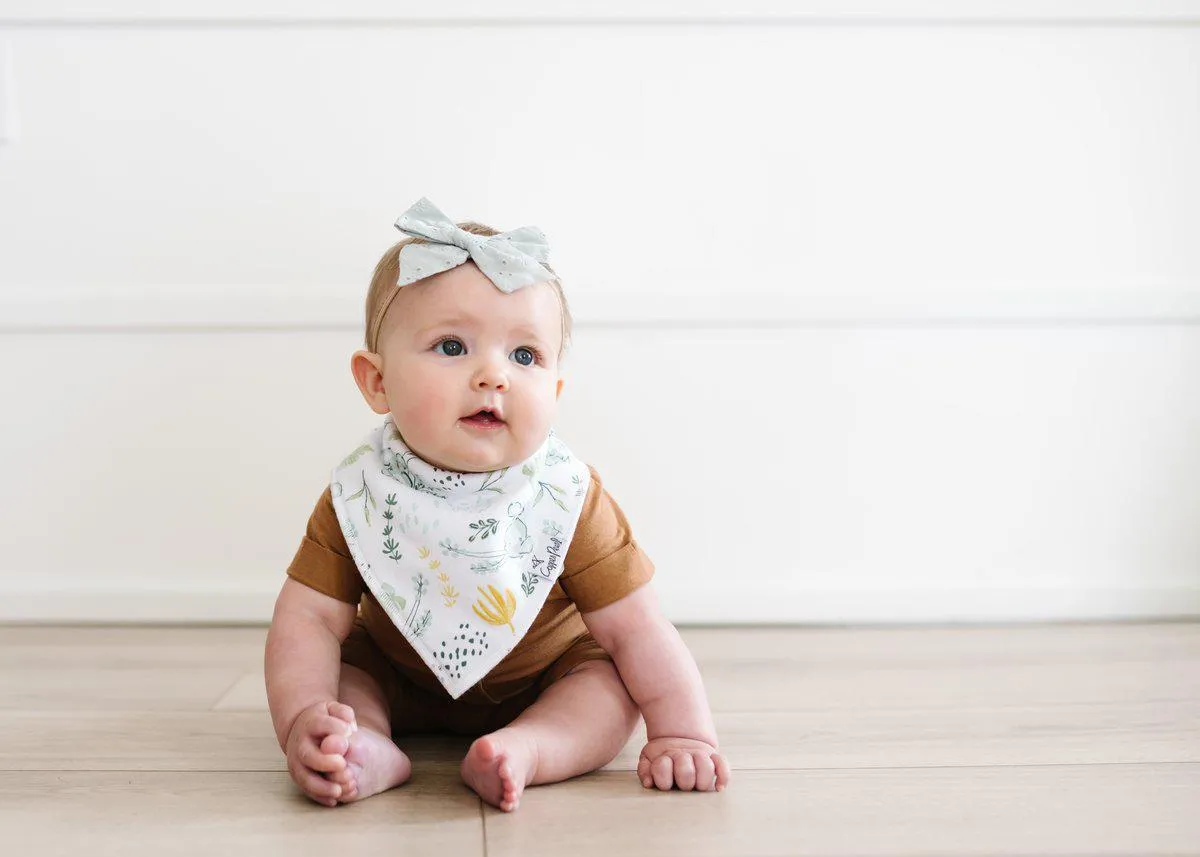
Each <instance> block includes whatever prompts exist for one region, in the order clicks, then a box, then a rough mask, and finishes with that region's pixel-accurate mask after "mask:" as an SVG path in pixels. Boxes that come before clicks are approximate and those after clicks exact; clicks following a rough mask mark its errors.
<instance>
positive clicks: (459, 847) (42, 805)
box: [0, 770, 484, 857]
mask: <svg viewBox="0 0 1200 857" xmlns="http://www.w3.org/2000/svg"><path fill="white" fill-rule="evenodd" d="M0 842H3V848H4V851H5V852H6V853H10V854H31V855H37V857H57V855H63V857H78V855H81V854H86V855H91V856H92V857H101V855H114V857H129V855H137V854H147V855H155V856H156V857H161V855H205V857H211V855H219V854H247V855H255V857H270V855H284V856H285V857H297V855H314V857H329V855H331V854H355V853H361V854H405V855H422V854H453V855H460V854H461V855H468V857H469V855H481V854H483V853H484V852H483V825H482V819H481V815H480V802H479V799H478V798H477V797H476V796H475V795H474V793H473V792H471V791H470V790H469V789H467V788H466V786H464V785H463V784H462V782H461V781H460V780H459V779H458V777H457V775H456V774H454V773H453V772H450V771H446V770H436V771H425V772H419V773H417V774H416V775H415V776H414V778H413V780H411V781H410V782H409V784H407V785H405V786H404V787H402V788H399V789H395V790H393V791H390V792H386V793H384V794H381V795H376V796H375V797H372V798H371V799H369V800H365V801H362V802H361V803H354V804H348V805H345V806H339V807H333V808H330V807H322V806H318V805H317V804H315V803H313V802H311V801H309V800H307V799H306V798H305V797H304V796H303V795H301V794H300V792H299V791H298V790H297V789H296V788H295V787H294V786H293V785H292V784H291V782H290V780H288V777H287V774H284V773H134V774H112V773H107V774H105V773H79V772H64V773H57V774H55V773H23V774H12V773H0Z"/></svg>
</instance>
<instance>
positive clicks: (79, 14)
mask: <svg viewBox="0 0 1200 857" xmlns="http://www.w3.org/2000/svg"><path fill="white" fill-rule="evenodd" d="M622 23H628V24H637V25H652V24H668V25H677V24H713V25H736V24H750V25H755V24H801V25H804V24H812V25H822V26H824V25H838V24H850V25H855V24H868V25H872V26H876V25H910V24H917V25H927V24H953V25H972V24H979V25H996V24H1016V25H1023V24H1037V25H1043V26H1053V25H1067V26H1079V25H1099V26H1113V25H1115V26H1125V25H1131V24H1133V25H1147V24H1149V25H1188V26H1194V25H1197V24H1200V0H1009V2H1003V0H958V2H953V0H903V2H897V0H743V2H741V3H736V4H731V3H728V2H724V0H692V2H688V3H682V2H679V0H604V2H598V0H580V2H576V3H572V4H563V3H559V2H555V0H509V2H505V3H501V4H497V3H492V2H487V0H457V1H456V2H450V3H440V4H437V6H435V7H432V6H430V5H429V4H421V3H415V2H403V0H401V2H384V0H342V2H339V3H332V2H329V0H210V2H205V3H200V2H190V3H187V2H176V3H170V4H164V3H159V2H155V0H109V2H107V3H105V4H103V7H102V8H98V7H97V5H96V4H95V3H89V2H86V0H7V2H6V3H5V4H4V8H3V9H0V26H124V25H132V26H144V25H172V26H188V25H205V26H211V25H214V24H216V25H222V26H238V25H261V24H269V25H280V26H287V25H308V24H318V25H322V26H337V25H358V24H372V25H377V24H403V25H476V26H477V25H506V24H515V25H521V26H529V25H554V26H570V25H582V26H589V25H603V24H622Z"/></svg>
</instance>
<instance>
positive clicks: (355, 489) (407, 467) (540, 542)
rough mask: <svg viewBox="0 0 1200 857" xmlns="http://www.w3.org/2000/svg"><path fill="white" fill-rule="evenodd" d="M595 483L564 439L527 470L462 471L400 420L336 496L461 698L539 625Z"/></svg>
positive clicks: (353, 466)
mask: <svg viewBox="0 0 1200 857" xmlns="http://www.w3.org/2000/svg"><path fill="white" fill-rule="evenodd" d="M588 481H589V475H588V469H587V465H586V464H584V463H583V462H582V461H580V460H579V459H577V458H576V457H575V456H574V455H572V454H571V451H570V450H569V449H567V447H566V445H565V444H563V443H562V441H560V440H559V439H558V438H557V437H555V436H554V433H553V432H551V433H550V435H549V436H548V437H547V438H546V441H545V442H544V443H543V444H542V445H541V447H540V448H539V449H538V450H537V452H535V453H534V454H533V455H532V456H531V457H530V458H529V459H528V460H527V461H524V462H522V463H521V464H517V465H513V466H512V467H507V468H505V469H503V470H495V471H491V472H489V473H459V472H457V471H453V470H442V469H441V468H439V467H434V466H433V465H431V464H429V463H428V462H427V461H424V460H423V459H421V458H419V457H418V456H417V455H416V453H414V452H413V451H412V450H411V449H409V448H408V446H407V445H406V444H405V443H404V441H403V440H401V438H400V433H399V431H397V429H396V425H395V423H394V422H393V421H392V417H391V415H388V417H387V419H386V420H385V422H384V423H383V425H381V426H380V427H378V428H376V429H374V430H373V431H371V432H370V433H369V434H368V435H367V437H366V438H365V439H364V440H363V442H362V444H361V445H360V446H359V447H358V448H357V449H355V450H354V451H353V452H352V453H350V455H348V456H347V457H346V458H345V459H344V460H343V461H342V462H341V463H340V464H338V465H337V467H335V468H334V469H333V474H332V476H331V478H330V493H331V494H332V496H333V508H334V511H336V512H337V517H338V521H339V523H340V524H341V527H342V533H343V534H344V535H345V537H346V544H347V546H348V547H349V549H350V555H351V556H353V557H354V563H355V565H357V566H358V571H359V573H360V574H361V575H362V578H363V580H364V581H365V582H366V584H367V586H368V587H369V588H370V590H371V592H372V593H374V595H375V597H376V598H377V599H378V600H379V603H380V604H381V605H382V606H383V609H384V610H386V611H387V614H388V616H390V617H391V619H392V622H394V623H395V625H396V627H397V628H398V629H399V630H400V632H401V633H402V634H403V635H404V637H405V639H407V640H408V642H409V643H411V644H412V647H413V648H414V649H415V650H416V651H417V652H418V653H419V654H420V655H421V657H422V658H423V659H424V661H425V663H426V664H428V665H429V668H430V669H431V670H433V674H434V675H436V676H437V677H438V679H439V680H440V681H441V683H442V685H443V686H444V687H445V688H446V690H447V691H448V692H449V693H450V696H451V697H453V698H454V699H457V698H458V697H460V696H462V694H463V693H465V692H466V691H467V690H469V689H470V688H471V687H472V686H473V685H474V684H475V683H476V682H478V681H479V680H480V679H481V678H483V677H484V676H486V675H487V674H488V673H489V672H490V671H491V670H492V668H493V667H494V666H496V664H498V663H499V662H500V661H501V660H502V659H503V658H504V656H505V655H507V654H508V653H509V652H510V651H512V649H513V647H514V646H516V644H517V643H518V642H519V641H520V639H521V638H522V637H523V636H525V632H526V631H528V630H529V626H530V625H531V624H533V620H534V618H535V617H536V616H537V614H538V611H540V610H541V608H542V604H543V603H544V602H545V600H546V596H547V595H548V594H549V592H550V587H551V586H553V585H554V581H555V580H556V579H557V578H558V576H559V574H561V573H562V563H563V557H564V555H565V554H566V552H567V548H568V547H569V546H570V544H571V538H572V537H573V536H574V534H575V527H576V525H577V524H578V523H579V513H580V512H581V511H582V509H583V500H584V497H585V496H586V494H587V488H588Z"/></svg>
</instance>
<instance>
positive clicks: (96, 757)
mask: <svg viewBox="0 0 1200 857" xmlns="http://www.w3.org/2000/svg"><path fill="white" fill-rule="evenodd" d="M716 723H717V728H718V732H719V734H720V738H721V743H722V750H723V751H724V752H725V753H726V754H727V755H728V757H729V760H730V762H731V764H732V765H733V766H734V767H735V768H739V769H742V770H775V769H791V770H803V769H812V768H863V767H881V766H882V767H894V766H908V767H913V768H923V767H931V766H942V765H957V766H963V765H1031V764H1081V763H1116V762H1200V706H1198V705H1196V704H1195V703H1193V702H1190V701H1189V702H1174V703H1162V702H1156V703H1107V704H1102V705H1077V706H1027V707H1007V708H994V709H993V708H982V709H969V708H964V709H953V708H935V709H895V708H892V709H879V710H873V709H862V710H857V711H824V712H820V711H818V712H813V711H806V712H763V713H761V714H753V713H745V712H733V713H722V712H718V713H717V715H716ZM644 741H645V732H644V726H639V729H638V730H637V732H635V734H634V736H633V737H631V739H630V741H629V742H628V743H627V744H626V746H625V748H624V750H623V751H622V752H621V753H620V755H618V756H617V758H616V759H615V760H614V761H613V762H612V763H610V764H609V765H608V766H607V769H609V770H633V769H634V768H635V767H636V764H637V756H638V753H639V752H640V750H641V747H642V745H643V743H644ZM439 742H440V743H439ZM467 743H468V742H467V739H459V738H454V737H451V736H445V737H444V738H443V737H427V736H408V737H404V738H401V739H400V745H401V747H403V748H404V749H405V750H406V751H407V752H409V753H410V755H412V756H413V758H414V760H416V761H417V763H418V764H420V763H421V762H422V761H424V760H430V761H433V760H439V759H440V760H441V761H444V762H452V761H455V760H457V759H458V758H460V757H461V755H462V753H463V752H464V751H465V749H466V746H467ZM439 754H440V755H439ZM282 768H283V759H282V756H281V755H280V753H279V751H278V748H277V747H276V744H275V736H274V733H273V731H272V729H271V723H270V718H269V715H268V714H267V712H266V711H265V710H259V711H255V710H251V711H234V710H231V711H221V712H213V713H211V714H203V713H192V712H172V711H141V712H133V711H131V712H98V713H86V712H64V711H45V712H0V770H180V771H208V770H249V771H262V770H282Z"/></svg>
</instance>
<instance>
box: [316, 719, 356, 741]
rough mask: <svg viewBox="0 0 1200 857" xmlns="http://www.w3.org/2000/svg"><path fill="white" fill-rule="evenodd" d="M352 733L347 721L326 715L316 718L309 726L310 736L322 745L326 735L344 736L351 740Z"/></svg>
mask: <svg viewBox="0 0 1200 857" xmlns="http://www.w3.org/2000/svg"><path fill="white" fill-rule="evenodd" d="M352 731H353V730H351V728H350V724H348V723H347V722H346V721H345V720H340V719H338V718H337V717H330V716H329V715H325V714H322V715H319V716H317V717H314V718H313V719H312V722H311V723H310V724H309V726H308V734H309V735H311V736H312V737H313V740H314V741H315V742H316V743H320V741H321V739H322V738H324V737H325V736H326V735H343V736H345V737H347V738H349V737H350V734H351V732H352Z"/></svg>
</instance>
